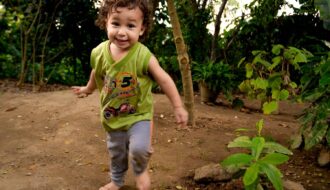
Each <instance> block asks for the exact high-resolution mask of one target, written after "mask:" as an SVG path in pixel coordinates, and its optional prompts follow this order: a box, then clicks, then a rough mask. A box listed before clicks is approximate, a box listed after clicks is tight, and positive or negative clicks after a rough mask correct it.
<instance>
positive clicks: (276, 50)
mask: <svg viewBox="0 0 330 190" xmlns="http://www.w3.org/2000/svg"><path fill="white" fill-rule="evenodd" d="M282 49H284V46H283V45H281V44H276V45H274V46H273V48H272V53H273V54H274V55H280V53H281V50H282Z"/></svg>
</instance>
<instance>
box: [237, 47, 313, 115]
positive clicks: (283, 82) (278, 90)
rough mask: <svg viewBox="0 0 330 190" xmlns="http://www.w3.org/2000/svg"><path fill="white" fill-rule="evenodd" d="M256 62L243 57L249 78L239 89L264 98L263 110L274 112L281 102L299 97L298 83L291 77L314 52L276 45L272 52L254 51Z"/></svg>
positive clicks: (259, 98) (251, 95)
mask: <svg viewBox="0 0 330 190" xmlns="http://www.w3.org/2000/svg"><path fill="white" fill-rule="evenodd" d="M252 54H253V56H254V58H253V60H252V61H245V58H243V59H241V61H240V63H239V64H238V66H240V65H241V64H242V63H244V64H245V70H246V78H247V79H246V80H244V81H243V82H242V83H241V84H240V85H239V89H240V90H241V91H242V92H244V93H246V94H247V95H248V96H249V97H250V98H257V99H258V100H260V101H261V106H262V108H261V109H262V110H263V112H264V113H265V114H270V113H272V112H274V111H276V110H278V102H279V101H280V100H287V99H288V98H289V97H290V95H291V96H295V95H296V93H295V91H296V88H297V84H296V82H294V81H292V80H291V72H292V70H295V71H299V70H300V65H299V64H301V63H307V62H308V57H310V56H312V54H311V53H310V52H308V51H306V50H301V49H298V48H295V47H284V46H283V45H280V44H278V45H274V46H273V48H272V50H271V53H269V52H266V51H259V50H258V51H256V50H255V51H252Z"/></svg>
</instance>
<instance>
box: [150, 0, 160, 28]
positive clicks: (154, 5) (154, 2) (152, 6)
mask: <svg viewBox="0 0 330 190" xmlns="http://www.w3.org/2000/svg"><path fill="white" fill-rule="evenodd" d="M159 1H160V0H152V1H151V0H150V1H148V9H149V11H150V12H149V18H148V19H149V27H148V33H150V32H151V31H152V29H153V25H154V17H155V11H156V8H157V7H158V4H159Z"/></svg>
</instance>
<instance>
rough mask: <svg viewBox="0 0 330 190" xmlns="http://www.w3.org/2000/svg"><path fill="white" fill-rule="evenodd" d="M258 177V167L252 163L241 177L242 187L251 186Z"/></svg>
mask: <svg viewBox="0 0 330 190" xmlns="http://www.w3.org/2000/svg"><path fill="white" fill-rule="evenodd" d="M258 175H259V165H258V164H256V163H254V164H252V165H251V166H250V167H248V169H247V170H246V171H245V173H244V176H243V183H244V186H249V185H251V184H253V182H255V181H256V180H257V178H258Z"/></svg>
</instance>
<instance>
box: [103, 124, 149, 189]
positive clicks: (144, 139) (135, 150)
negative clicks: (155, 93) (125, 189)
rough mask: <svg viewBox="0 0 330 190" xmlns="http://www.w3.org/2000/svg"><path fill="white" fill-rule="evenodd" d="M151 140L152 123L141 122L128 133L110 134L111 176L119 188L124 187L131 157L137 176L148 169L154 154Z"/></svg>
mask: <svg viewBox="0 0 330 190" xmlns="http://www.w3.org/2000/svg"><path fill="white" fill-rule="evenodd" d="M150 140H151V123H150V121H139V122H137V123H135V124H134V125H132V127H131V128H130V129H129V130H127V131H111V132H108V139H107V145H108V150H109V153H110V157H111V165H110V176H111V181H113V182H114V183H115V184H116V185H117V186H119V187H121V186H123V185H124V177H125V173H126V171H127V169H128V160H129V157H130V159H131V163H132V166H133V171H134V174H135V175H136V176H137V175H140V174H141V173H142V172H144V170H145V169H146V168H147V166H148V162H149V159H150V156H151V154H152V149H151V141H150Z"/></svg>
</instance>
